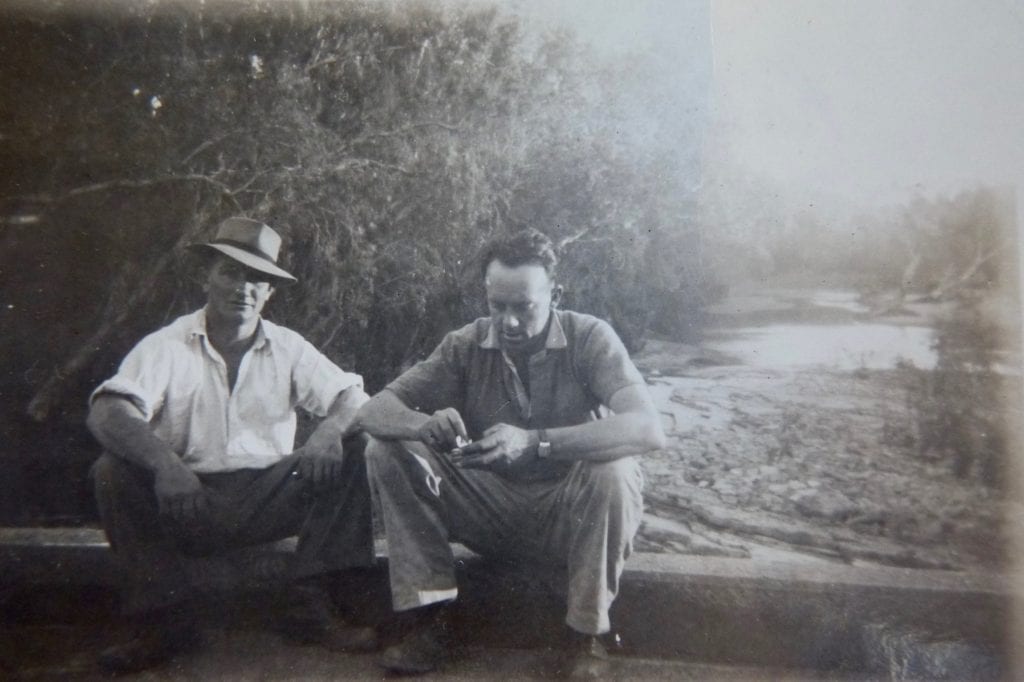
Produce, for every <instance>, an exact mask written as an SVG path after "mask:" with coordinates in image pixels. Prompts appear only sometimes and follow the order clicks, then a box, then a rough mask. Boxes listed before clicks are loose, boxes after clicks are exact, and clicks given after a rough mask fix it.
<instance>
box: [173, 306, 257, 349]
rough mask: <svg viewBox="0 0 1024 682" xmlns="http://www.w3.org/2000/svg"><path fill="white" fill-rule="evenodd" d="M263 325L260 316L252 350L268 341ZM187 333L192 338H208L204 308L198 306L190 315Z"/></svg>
mask: <svg viewBox="0 0 1024 682" xmlns="http://www.w3.org/2000/svg"><path fill="white" fill-rule="evenodd" d="M263 327H264V325H263V318H262V317H261V318H260V321H259V324H257V325H256V340H255V341H254V342H253V344H252V349H253V350H259V349H261V348H263V347H264V346H266V345H267V344H268V343H270V338H269V337H268V336H267V333H266V331H265V330H264V328H263ZM188 334H189V338H192V339H194V338H198V337H204V338H209V335H208V334H207V333H206V308H200V309H199V310H197V311H196V312H195V314H194V315H192V319H191V320H190V325H189V328H188Z"/></svg>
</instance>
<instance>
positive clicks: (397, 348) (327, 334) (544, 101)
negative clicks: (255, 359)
mask: <svg viewBox="0 0 1024 682" xmlns="http://www.w3.org/2000/svg"><path fill="white" fill-rule="evenodd" d="M208 4H209V5H210V6H209V7H207V6H205V5H197V6H195V7H194V8H193V9H186V8H184V7H183V6H182V5H181V4H180V3H176V2H171V1H168V2H150V3H118V4H116V5H115V6H114V7H115V9H111V10H110V11H109V12H107V13H100V12H98V11H96V10H93V11H89V10H85V9H79V7H80V6H79V5H76V4H67V5H66V6H65V5H63V4H62V3H59V2H57V3H49V4H44V5H41V6H40V7H39V8H37V9H27V10H24V11H22V12H20V13H19V12H16V11H14V10H12V9H9V10H6V16H5V17H4V19H5V20H4V21H3V22H0V86H2V87H3V89H4V91H5V92H16V93H18V97H16V98H13V97H12V98H6V99H5V100H4V102H3V103H2V104H0V131H2V132H3V135H4V145H3V146H2V147H0V167H2V168H4V169H5V170H8V171H10V172H8V173H5V174H4V175H3V176H0V217H2V218H3V219H4V220H5V221H6V223H7V224H6V226H5V227H4V233H3V235H2V238H3V240H4V244H3V248H2V250H0V274H2V276H3V278H4V286H5V291H4V300H3V301H2V302H0V303H2V304H3V305H4V306H6V307H5V308H3V309H2V310H3V312H2V314H3V315H4V319H3V322H4V326H5V329H6V330H7V331H8V333H7V334H5V335H4V336H3V337H2V339H0V352H2V358H3V360H2V362H3V365H4V367H3V376H2V383H0V390H2V392H3V396H4V401H5V405H6V409H5V413H4V415H3V423H0V427H3V434H2V435H3V436H5V437H6V439H7V440H6V447H7V448H9V450H10V451H11V452H17V453H20V454H18V455H17V456H19V457H26V456H27V455H26V454H25V453H27V452H30V451H32V452H34V451H36V450H37V449H38V448H39V447H40V446H39V443H41V442H44V434H45V437H46V438H50V439H51V440H52V441H53V442H56V443H60V444H61V445H57V446H54V448H55V449H56V450H57V451H56V452H51V453H49V454H45V455H41V457H42V458H43V460H38V459H37V460H34V461H42V462H43V463H42V464H40V465H39V468H40V471H43V472H48V473H46V474H45V476H51V475H54V474H53V472H55V471H59V467H60V466H67V465H66V464H62V463H66V462H67V461H68V457H69V455H68V453H67V452H64V451H61V450H63V449H64V448H74V447H80V446H78V445H76V444H77V443H81V442H87V439H85V438H84V437H83V435H82V433H83V432H82V428H81V422H82V419H83V417H84V406H85V400H86V396H87V394H88V392H89V390H90V389H91V387H92V386H95V385H96V383H98V382H99V381H100V380H102V378H104V377H106V376H109V375H110V373H111V372H113V371H114V369H115V367H116V365H117V363H118V361H119V360H120V358H121V357H123V355H124V353H125V352H127V350H128V349H129V348H130V347H131V345H132V344H134V343H135V342H136V341H137V340H138V339H139V338H140V337H141V336H142V335H144V334H145V333H147V332H148V331H150V330H152V329H154V328H156V327H158V326H160V325H161V324H165V323H166V322H168V321H169V320H170V319H173V317H175V316H177V315H180V314H182V313H184V312H186V311H188V310H190V309H193V308H195V307H197V306H198V305H200V304H201V293H200V291H199V289H198V287H196V286H195V282H194V281H193V278H192V277H191V275H190V271H189V261H188V260H187V257H186V256H185V251H184V249H183V247H184V246H185V245H186V244H188V243H191V242H195V241H200V240H203V239H204V238H206V237H207V236H208V235H209V234H210V232H211V231H212V229H213V226H214V225H215V224H216V223H217V222H219V221H220V220H221V219H222V218H224V217H226V216H229V215H233V214H244V215H248V216H251V217H253V218H257V219H261V220H264V221H266V222H267V223H269V224H270V225H273V226H274V227H275V228H277V229H278V230H279V231H280V232H282V233H283V235H284V237H285V251H286V254H287V255H286V258H285V262H284V263H283V265H284V267H285V268H287V269H289V270H291V271H292V272H294V273H295V274H296V275H297V277H298V278H299V284H298V285H296V286H294V287H289V288H287V289H282V290H281V291H280V292H279V293H278V295H276V296H275V297H274V299H273V300H272V302H271V305H270V307H269V308H268V315H269V316H270V317H271V318H273V319H274V320H275V321H278V322H280V323H282V324H285V325H287V326H289V327H292V328H294V329H296V330H297V331H299V332H301V333H302V334H304V335H305V336H306V337H307V338H309V339H310V340H311V341H312V342H313V343H314V344H316V345H317V346H318V347H320V348H321V349H322V350H323V351H324V352H325V353H326V354H327V355H328V356H330V357H332V358H333V359H335V360H336V361H338V362H339V363H340V364H342V365H343V366H345V367H347V368H352V369H355V370H356V371H358V372H360V373H361V374H363V375H364V377H365V378H366V380H367V385H368V387H369V388H370V389H371V390H376V389H378V388H380V387H381V386H382V385H383V384H384V383H385V382H386V381H388V380H389V379H391V378H392V377H394V376H395V375H396V374H397V373H398V372H400V371H401V370H402V369H404V368H405V367H407V366H408V365H409V364H411V363H412V362H414V361H415V360H417V359H418V358H420V357H422V356H423V355H425V354H426V353H427V352H429V350H430V349H431V348H432V347H433V346H434V345H435V344H436V343H437V341H438V340H439V339H440V337H441V335H442V334H443V333H444V332H445V331H447V330H449V329H451V328H453V327H455V326H457V325H460V324H462V323H464V322H466V321H468V320H469V319H471V318H472V316H473V315H475V314H478V313H479V312H480V307H479V290H480V283H479V281H478V280H477V278H476V277H475V272H474V271H473V270H472V269H471V268H470V267H469V265H470V263H471V262H472V258H473V255H474V254H475V252H476V250H477V249H478V248H479V246H480V245H481V244H482V243H483V242H484V241H485V240H486V239H488V238H489V237H490V236H491V235H493V234H495V233H496V232H499V231H502V230H505V229H508V228H509V226H510V225H518V224H523V223H526V224H530V225H534V226H536V227H539V228H541V229H544V230H545V231H547V232H549V233H550V234H551V236H552V237H553V238H555V239H556V240H557V241H559V242H560V243H561V244H562V246H563V253H564V260H565V263H566V267H565V269H564V275H565V279H566V281H565V284H566V288H567V290H568V292H569V300H570V301H571V303H572V305H574V306H575V307H577V308H578V309H581V310H584V311H587V312H593V313H596V314H599V315H602V316H604V317H607V318H609V319H610V320H611V321H612V322H613V323H614V324H615V325H616V326H617V327H618V329H619V330H620V331H621V332H622V333H623V336H624V337H625V338H626V339H627V341H628V342H629V343H630V345H631V346H633V347H637V346H638V345H639V343H640V342H641V340H642V338H643V335H644V334H645V332H646V330H647V328H648V326H649V324H650V322H651V310H652V309H654V308H653V305H652V302H653V301H655V300H656V299H658V298H660V297H663V296H664V294H665V293H666V292H670V293H671V294H672V295H678V296H681V297H688V299H692V300H699V298H700V297H699V295H696V294H694V293H693V291H692V290H693V288H694V287H697V286H700V283H701V282H702V281H704V278H703V276H702V275H701V274H700V266H699V258H698V256H699V253H698V251H696V250H694V249H692V248H682V247H678V246H677V245H678V244H680V240H679V239H677V238H676V237H675V236H674V235H676V234H684V233H685V232H686V229H689V228H688V227H687V226H686V225H684V224H681V221H682V220H683V219H684V216H685V215H686V211H685V202H686V195H685V193H684V192H683V191H682V189H681V187H683V183H682V182H680V174H681V173H682V170H681V169H682V168H683V164H684V162H686V161H687V160H686V159H679V158H670V157H667V156H666V155H665V154H664V152H663V151H662V150H661V149H659V148H658V147H657V146H656V145H655V144H651V143H650V140H648V141H647V142H646V143H645V141H644V140H643V139H640V138H639V137H638V135H636V134H631V133H630V132H629V130H628V128H627V129H625V130H623V129H622V126H621V120H619V119H621V116H620V115H619V112H621V111H624V110H625V109H629V108H630V107H632V108H635V107H636V102H631V101H625V100H626V99H628V97H627V96H626V95H625V94H623V93H624V92H625V90H623V83H624V82H636V81H637V80H638V74H637V73H636V72H635V70H633V71H627V70H625V69H623V70H620V71H617V70H616V69H615V68H612V67H604V66H600V65H599V64H598V62H597V61H596V60H595V59H594V58H593V55H590V54H588V53H587V52H586V50H585V49H584V48H583V47H581V46H580V45H578V44H577V43H575V42H574V41H573V40H571V39H570V38H569V37H567V36H563V35H559V36H548V37H546V38H544V39H542V40H540V41H539V42H538V43H537V44H536V45H534V44H533V43H532V42H531V43H529V44H528V42H527V41H526V40H525V39H524V37H523V35H522V34H521V30H520V27H519V25H518V24H517V22H516V20H515V19H513V18H509V17H506V16H503V15H501V14H499V13H498V12H497V11H495V10H493V9H473V10H468V9H467V10H439V9H434V8H431V7H429V6H428V5H427V4H426V3H424V5H423V6H421V7H419V8H415V7H414V6H412V5H411V4H409V3H403V4H402V6H401V10H399V9H396V8H394V7H391V6H388V5H383V4H366V3H359V2H352V3H349V4H342V3H331V4H318V3H309V4H304V3H303V4H300V3H273V2H266V3H259V2H255V3H249V4H247V5H245V6H244V8H242V7H240V6H237V5H230V6H229V4H227V3H208ZM54 5H56V6H59V7H61V10H60V11H52V12H51V11H50V10H49V9H48V8H50V7H52V6H54ZM634 66H635V65H634ZM639 81H640V82H642V79H639ZM633 87H634V90H633V91H632V92H634V93H635V91H636V90H635V88H636V86H633ZM630 110H632V109H630ZM617 117H618V118H617ZM657 142H658V143H659V144H661V145H664V143H665V140H663V139H661V138H658V139H657ZM673 146H674V147H678V145H673ZM690 150H691V152H692V155H693V156H694V157H695V156H696V154H697V151H698V147H697V140H692V145H691V146H690ZM666 248H673V249H675V250H674V251H673V252H671V254H672V258H673V259H674V260H675V262H676V263H677V264H678V267H677V268H675V269H672V268H666V267H664V264H661V265H658V264H657V263H656V261H657V259H658V258H661V259H664V251H665V249H666ZM42 340H45V343H40V342H41V341H42ZM26 409H27V410H28V412H29V413H30V414H31V416H32V419H33V421H31V422H30V421H26V420H25V418H24V411H25V410H26ZM55 434H66V437H64V436H59V437H57V436H55ZM32 456H33V457H39V455H32ZM51 465H54V466H51ZM33 466H35V465H33ZM73 466H74V467H76V469H75V470H76V471H78V470H79V469H81V464H80V463H75V464H74V465H73ZM54 467H56V468H54ZM41 475H43V474H41ZM56 475H57V477H58V478H60V477H61V475H60V474H59V473H58V474H56ZM0 511H2V510H0Z"/></svg>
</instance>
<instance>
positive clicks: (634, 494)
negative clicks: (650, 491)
mask: <svg viewBox="0 0 1024 682" xmlns="http://www.w3.org/2000/svg"><path fill="white" fill-rule="evenodd" d="M581 474H582V476H583V487H584V490H585V491H586V492H587V493H588V494H589V495H594V496H596V497H597V498H598V499H601V500H604V501H605V502H606V503H607V504H610V505H613V506H627V507H634V506H641V505H642V504H643V499H642V496H643V474H642V473H641V471H640V464H639V462H637V461H636V459H635V458H633V457H623V458H621V459H616V460H612V461H610V462H584V463H582V465H581Z"/></svg>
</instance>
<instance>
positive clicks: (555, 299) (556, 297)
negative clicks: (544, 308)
mask: <svg viewBox="0 0 1024 682" xmlns="http://www.w3.org/2000/svg"><path fill="white" fill-rule="evenodd" d="M561 300H562V285H561V284H556V285H555V286H553V287H551V307H552V308H557V307H558V304H559V302H560V301H561Z"/></svg>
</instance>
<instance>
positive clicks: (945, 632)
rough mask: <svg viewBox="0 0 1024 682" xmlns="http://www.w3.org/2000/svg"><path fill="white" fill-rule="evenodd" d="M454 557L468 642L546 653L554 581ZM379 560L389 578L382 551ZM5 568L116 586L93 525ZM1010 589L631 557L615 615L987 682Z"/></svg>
mask: <svg viewBox="0 0 1024 682" xmlns="http://www.w3.org/2000/svg"><path fill="white" fill-rule="evenodd" d="M280 549H281V548H280V547H270V548H263V549H262V550H261V552H262V553H259V555H258V556H259V557H262V558H261V559H258V560H254V559H253V555H252V554H249V555H245V556H243V557H242V558H241V559H240V560H238V562H237V563H236V564H234V568H230V569H227V572H223V571H222V572H221V573H220V574H218V573H217V572H216V571H211V572H210V573H211V575H215V576H219V577H217V578H216V579H215V580H213V581H212V582H214V583H216V582H218V581H222V582H225V584H227V583H228V582H230V581H229V580H227V578H231V579H236V578H237V577H238V575H243V574H245V573H246V572H249V573H252V572H253V571H254V568H255V573H256V574H258V575H257V577H262V578H266V577H267V576H268V575H270V574H272V573H273V572H274V571H275V570H281V569H280V567H281V566H282V565H283V564H281V563H280V562H281V561H283V560H284V558H285V557H286V555H287V552H282V551H279V550H280ZM456 554H457V564H458V566H459V570H460V587H461V592H462V596H461V597H460V600H459V619H460V620H461V621H462V622H463V623H464V624H465V626H464V627H463V628H462V629H464V630H465V631H466V632H467V635H468V637H470V638H471V639H472V640H473V641H474V643H476V644H480V645H483V646H497V647H508V646H517V647H527V648H530V647H544V646H547V645H549V644H550V642H551V641H552V638H553V637H556V636H557V634H558V630H559V629H560V627H561V619H562V616H563V614H562V610H563V609H564V602H563V601H562V600H561V598H560V597H558V596H552V595H551V594H550V592H549V591H547V590H545V589H543V586H544V585H545V584H547V581H546V578H547V577H550V576H544V575H543V574H542V573H538V572H531V573H530V574H528V575H524V574H523V572H521V571H509V570H508V567H502V566H500V565H497V564H494V563H490V562H487V561H485V560H482V559H480V558H479V557H476V556H475V555H473V554H472V553H471V552H469V551H468V550H465V549H464V548H461V546H457V552H456ZM378 556H379V558H380V566H381V568H382V569H383V567H384V565H385V564H384V562H385V561H386V546H385V545H384V544H383V543H381V544H380V545H379V546H378ZM268 561H269V562H270V563H269V564H268V563H267V562H268ZM261 562H262V563H261ZM275 562H277V563H275ZM261 566H262V568H260V567H261ZM275 566H276V568H275ZM232 571H237V574H236V573H232ZM0 573H2V575H3V576H4V582H5V584H6V585H7V586H8V588H10V586H12V585H18V584H21V585H27V586H31V585H36V586H38V585H62V586H74V585H80V586H87V585H90V586H95V585H101V586H107V587H112V586H113V585H114V584H115V581H116V576H117V573H116V569H115V567H114V564H113V561H112V557H111V556H110V553H109V551H107V544H106V542H105V541H104V539H103V535H102V532H101V531H98V530H95V529H89V528H77V529H24V528H21V529H11V528H5V529H0ZM250 577H251V576H250ZM257 582H258V581H257ZM372 583H373V584H372V585H371V586H370V587H367V588H366V590H365V591H366V594H365V595H364V596H365V599H366V600H367V602H372V603H374V604H376V605H377V608H380V607H381V605H384V606H385V607H386V605H387V603H388V597H387V588H386V580H385V579H384V572H383V570H381V571H380V572H379V575H378V576H377V577H375V578H374V579H373V580H372ZM1012 587H1013V586H1012V585H1011V582H1010V581H1009V580H1008V579H1007V578H1006V577H1004V576H999V575H992V574H965V573H955V572H946V571H933V570H918V569H900V568H889V567H861V566H847V565H841V564H822V563H813V564H810V563H809V564H785V563H779V562H765V561H755V560H749V559H727V558H718V557H699V556H676V555H663V554H645V553H639V554H636V555H634V556H633V557H631V558H630V561H629V563H628V564H627V568H626V571H625V574H624V576H623V580H622V584H621V586H620V596H619V598H618V599H617V600H616V603H615V607H614V609H613V613H612V620H613V623H614V624H615V627H616V630H617V632H619V633H620V634H621V637H622V641H623V646H624V649H625V651H626V652H627V653H631V654H635V655H640V656H648V657H660V658H672V659H681V660H687V661H693V662H702V663H709V664H725V665H752V666H768V667H773V668H788V669H803V670H820V671H852V672H868V673H872V674H879V675H885V676H891V673H892V670H893V669H894V668H893V666H895V665H897V663H898V662H894V661H895V657H900V660H908V657H910V658H913V657H914V656H917V657H918V658H921V657H922V656H930V655H931V656H933V663H934V664H929V665H931V667H927V666H926V667H920V666H919V667H918V670H926V671H927V672H928V677H929V678H933V679H942V670H950V671H957V673H958V674H961V675H962V674H963V673H964V670H965V668H964V667H963V666H964V665H966V664H970V665H972V666H973V667H972V668H969V670H973V671H974V672H976V673H977V675H975V677H976V678H977V679H987V678H991V677H992V676H999V675H1002V674H1004V673H1005V671H1007V670H1008V669H1009V664H1008V660H1009V655H1010V653H1011V652H1012V647H1010V645H1009V641H1008V632H1009V626H1010V618H1011V616H1012V614H1013V609H1014V604H1015V603H1018V602H1019V599H1020V596H1021V595H1020V594H1019V593H1017V592H1015V591H1014V590H1013V589H1012ZM882 631H884V633H886V634H885V637H884V638H882V639H880V638H879V637H878V636H877V633H879V632H882ZM902 633H908V634H907V635H906V636H904V635H903V634H902ZM880 642H881V643H880ZM943 642H945V643H948V644H949V646H942V643H943ZM880 651H882V652H890V651H891V652H893V653H892V654H891V655H890V654H888V653H886V654H885V655H882V654H880V653H879V652H880ZM930 652H931V653H930ZM951 652H952V653H951ZM933 654H934V655H933ZM940 654H941V655H940ZM886 656H888V658H886ZM951 656H952V658H950V657H951ZM942 657H946V658H942ZM947 659H949V660H948V661H947ZM915 660H916V659H915ZM936 661H937V662H936ZM965 661H966V662H967V663H965ZM921 665H924V664H921ZM958 666H959V667H958Z"/></svg>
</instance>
